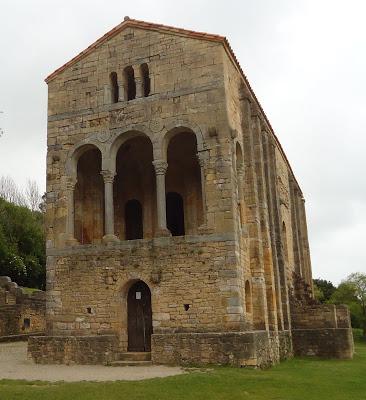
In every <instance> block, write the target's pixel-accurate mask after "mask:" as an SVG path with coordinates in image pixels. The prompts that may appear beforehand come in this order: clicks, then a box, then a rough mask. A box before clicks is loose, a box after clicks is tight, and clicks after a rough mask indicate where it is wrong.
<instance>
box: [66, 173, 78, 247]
mask: <svg viewBox="0 0 366 400" xmlns="http://www.w3.org/2000/svg"><path fill="white" fill-rule="evenodd" d="M75 185H76V178H73V177H68V178H67V180H66V197H67V220H66V243H67V244H69V245H75V244H77V243H78V241H77V240H76V239H75V205H74V191H75Z"/></svg>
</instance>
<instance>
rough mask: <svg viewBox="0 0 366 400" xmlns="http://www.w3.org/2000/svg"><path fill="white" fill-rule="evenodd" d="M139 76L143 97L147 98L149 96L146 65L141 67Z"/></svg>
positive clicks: (148, 76)
mask: <svg viewBox="0 0 366 400" xmlns="http://www.w3.org/2000/svg"><path fill="white" fill-rule="evenodd" d="M141 76H142V87H143V93H144V97H147V96H148V95H149V94H150V75H149V67H148V65H147V64H146V63H145V64H142V65H141Z"/></svg>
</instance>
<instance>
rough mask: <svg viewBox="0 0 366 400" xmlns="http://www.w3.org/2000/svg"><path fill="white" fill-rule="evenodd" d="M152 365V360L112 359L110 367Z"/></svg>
mask: <svg viewBox="0 0 366 400" xmlns="http://www.w3.org/2000/svg"><path fill="white" fill-rule="evenodd" d="M149 365H152V361H132V360H129V361H113V362H111V366H112V367H147V366H149Z"/></svg>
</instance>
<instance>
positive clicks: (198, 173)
mask: <svg viewBox="0 0 366 400" xmlns="http://www.w3.org/2000/svg"><path fill="white" fill-rule="evenodd" d="M46 82H47V84H48V135H47V139H48V142H47V146H48V153H47V214H46V225H47V306H46V335H45V336H39V337H33V338H30V340H29V346H28V352H29V355H30V356H31V357H32V358H33V359H34V360H35V361H36V362H39V363H85V364H88V363H89V364H93V363H105V364H109V363H113V362H118V361H119V362H120V363H123V362H128V361H131V362H135V363H139V362H147V361H149V362H152V363H162V364H190V363H194V364H205V363H217V364H230V365H235V366H252V367H256V366H258V367H265V366H268V365H272V364H274V363H277V362H279V361H280V360H281V359H285V358H288V357H291V356H293V355H294V354H295V355H297V354H299V355H306V354H308V355H318V356H325V357H340V358H350V357H352V354H353V339H352V331H351V329H350V318H349V312H348V309H347V307H345V306H334V305H320V304H317V302H316V301H315V300H314V298H313V294H312V272H311V262H310V252H309V244H308V235H307V226H306V216H305V205H304V197H303V194H302V191H301V188H300V186H299V184H298V182H297V180H296V178H295V175H294V173H293V170H292V169H291V166H290V164H289V162H288V160H287V158H286V155H285V153H284V151H283V149H282V147H281V145H280V143H279V141H278V139H277V137H276V135H275V133H274V132H273V129H272V127H271V125H270V122H269V121H268V119H267V117H266V115H265V113H264V111H263V109H262V107H261V105H260V103H259V102H258V100H257V98H256V96H255V94H254V92H253V90H252V88H251V87H250V85H249V82H248V80H247V78H246V76H245V74H244V72H243V70H242V69H241V67H240V65H239V62H238V60H237V59H236V57H235V54H234V52H233V50H232V48H231V47H230V45H229V43H228V41H227V39H226V38H225V37H222V36H218V35H213V34H207V33H200V32H193V31H189V30H185V29H179V28H174V27H170V26H165V25H160V24H154V23H147V22H143V21H138V20H133V19H130V18H128V17H126V18H125V19H124V21H123V22H122V23H121V24H120V25H118V26H116V27H115V28H114V29H112V30H111V31H110V32H108V33H106V34H105V35H104V36H103V37H101V38H100V39H98V40H97V41H96V42H95V43H93V44H92V45H90V46H89V47H88V48H87V49H85V50H84V51H82V52H81V53H80V54H79V55H77V56H76V57H74V58H73V59H72V60H70V61H69V62H67V63H66V64H65V65H63V66H62V67H60V68H59V69H57V70H56V71H55V72H53V73H52V74H51V75H49V76H48V77H47V79H46Z"/></svg>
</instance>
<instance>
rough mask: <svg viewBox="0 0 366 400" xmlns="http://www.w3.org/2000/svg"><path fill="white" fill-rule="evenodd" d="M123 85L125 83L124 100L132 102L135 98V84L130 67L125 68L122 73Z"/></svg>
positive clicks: (133, 73) (133, 74)
mask: <svg viewBox="0 0 366 400" xmlns="http://www.w3.org/2000/svg"><path fill="white" fill-rule="evenodd" d="M123 75H124V83H125V91H126V93H125V98H126V99H127V101H128V100H133V99H135V98H136V82H135V72H134V70H133V68H132V67H131V66H129V67H126V68H125V69H124V71H123Z"/></svg>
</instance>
